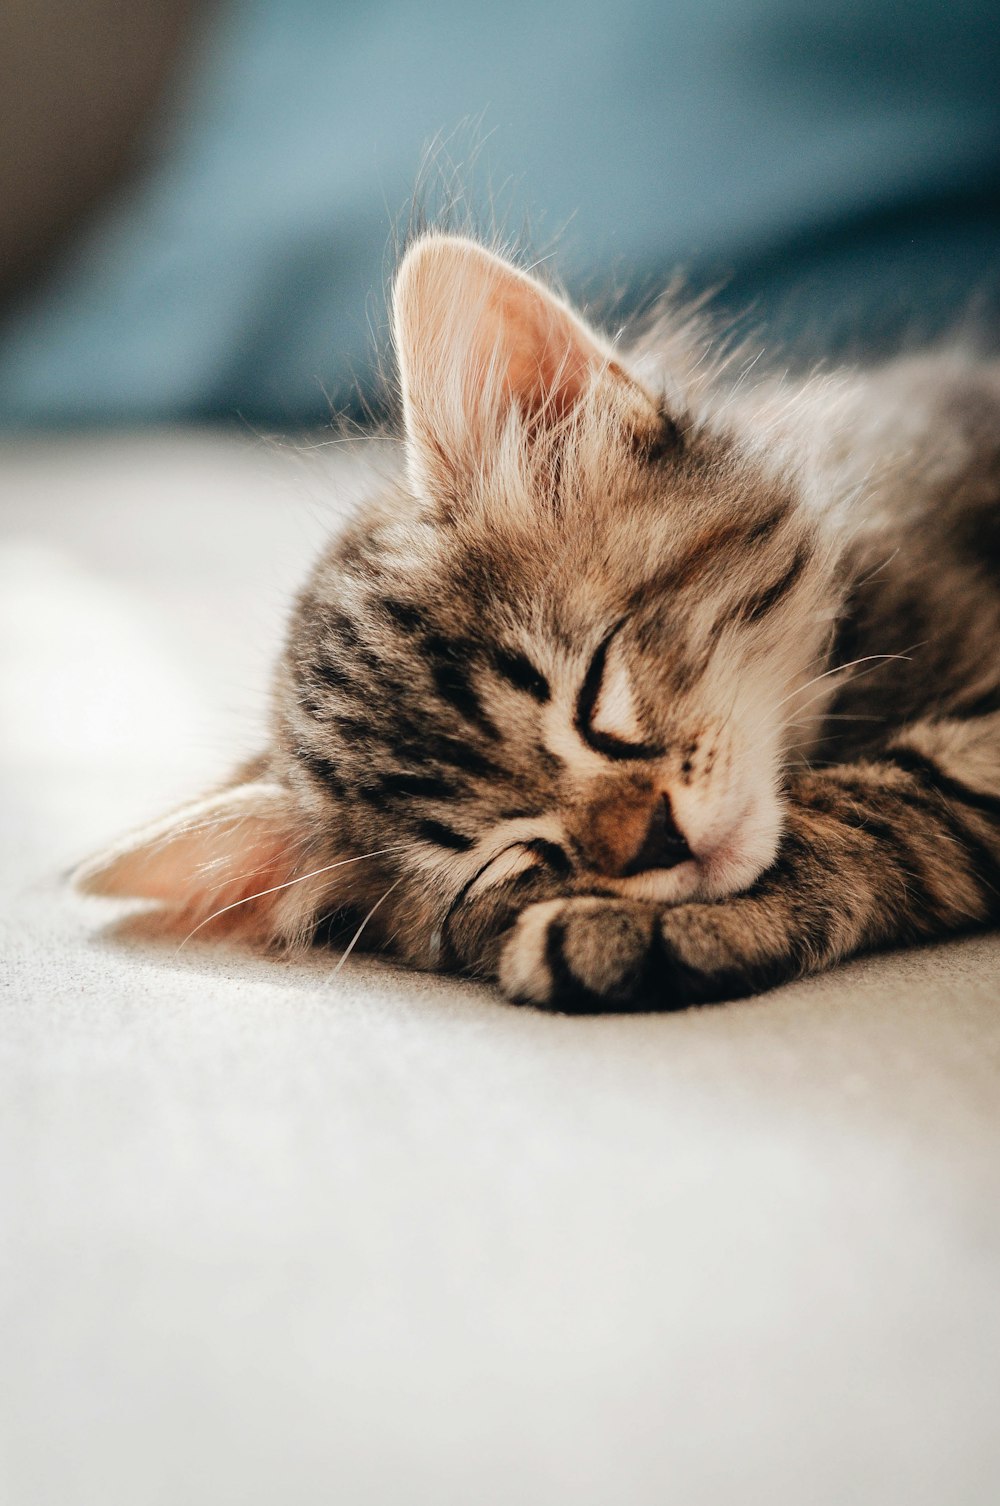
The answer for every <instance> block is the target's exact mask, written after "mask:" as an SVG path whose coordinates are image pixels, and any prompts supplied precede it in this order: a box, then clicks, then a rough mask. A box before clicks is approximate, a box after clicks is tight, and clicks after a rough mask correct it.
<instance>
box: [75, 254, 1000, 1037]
mask: <svg viewBox="0 0 1000 1506" xmlns="http://www.w3.org/2000/svg"><path fill="white" fill-rule="evenodd" d="M394 336H395V346H396V355H397V360H398V364H399V373H400V383H401V388H402V395H403V409H404V423H405V432H404V444H403V457H404V462H405V464H404V466H403V467H402V468H401V475H400V479H399V481H398V483H397V484H396V485H395V486H393V487H391V488H390V489H388V490H387V491H383V492H382V493H381V494H380V495H378V496H376V497H373V498H372V500H371V502H370V504H369V506H368V507H367V508H366V509H365V510H364V512H363V513H362V515H361V516H360V517H359V518H358V519H357V520H356V521H355V523H354V524H353V526H352V527H351V528H349V529H348V531H347V532H346V533H345V534H344V536H343V537H341V538H339V539H336V540H335V541H334V542H333V543H332V544H331V546H330V548H329V550H328V552H327V553H326V554H325V555H324V556H323V558H322V559H321V560H320V561H319V563H318V565H317V566H316V569H315V570H314V572H313V575H312V577H311V579H310V580H309V582H308V583H307V585H306V587H305V589H304V590H303V592H302V594H301V595H300V597H299V599H298V601H297V603H296V605H295V608H294V611H293V613H292V619H291V625H290V629H289V633H288V638H287V643H286V645H285V649H284V653H283V656H282V659H281V664H280V668H279V672H278V675H277V679H276V687H275V695H274V714H273V731H272V738H271V745H270V747H269V749H268V750H267V752H266V753H265V754H264V755H263V756H262V757H261V758H260V759H259V760H258V761H257V762H256V763H255V765H254V766H253V768H250V769H244V770H241V771H240V772H239V773H238V775H237V776H236V777H235V778H234V780H233V781H232V782H231V784H230V785H229V786H227V787H226V788H224V789H223V790H221V791H219V792H218V793H216V794H215V795H213V796H210V797H208V798H207V799H205V800H203V801H200V802H199V803H198V804H197V805H195V806H192V807H191V808H190V809H188V810H186V811H181V812H179V813H177V814H176V815H175V816H174V817H171V818H168V819H167V820H165V821H164V822H162V823H160V824H159V825H158V826H157V827H156V828H155V829H153V830H149V831H146V832H143V833H138V834H137V835H136V836H135V837H134V838H132V839H131V840H129V841H127V842H126V843H124V844H122V845H121V846H119V847H118V848H116V849H115V850H114V851H112V852H111V853H109V854H106V855H104V856H103V857H101V858H98V859H96V860H95V861H94V862H92V863H91V864H89V865H87V867H86V868H85V870H83V872H82V873H81V876H80V878H81V883H82V885H83V887H84V888H86V889H89V890H92V891H96V892H99V893H104V894H110V893H114V894H130V895H139V896H144V897H146V898H148V899H151V900H153V901H155V902H156V906H157V908H156V910H155V911H154V917H153V921H152V923H153V924H154V925H155V926H157V927H158V928H159V929H160V930H165V931H168V932H171V933H173V934H178V935H180V934H186V933H188V932H189V931H190V930H192V929H193V928H195V927H198V928H200V929H201V930H202V931H203V932H204V933H205V934H216V935H221V934H224V935H231V936H232V935H235V936H243V937H246V938H248V939H251V940H254V941H258V942H260V941H263V942H266V943H270V944H277V945H283V946H288V945H295V944H298V943H301V942H303V941H305V940H308V939H312V938H314V937H316V936H317V935H327V934H329V933H330V931H331V930H333V931H340V930H343V931H344V933H345V934H346V935H347V936H352V935H353V936H354V937H358V936H359V935H360V936H361V938H362V939H363V941H364V943H365V944H367V945H375V946H378V947H381V948H385V949H391V950H392V951H393V952H394V953H395V954H396V955H398V956H399V957H401V958H402V959H404V960H406V961H408V962H409V963H411V964H414V965H416V966H418V967H424V968H441V969H458V970H462V971H465V972H467V973H473V974H476V975H479V976H483V977H488V978H496V979H498V980H499V983H500V986H501V988H502V989H503V990H504V992H505V993H506V994H507V995H508V996H509V997H510V998H512V999H514V1000H518V1001H521V1002H527V1003H532V1004H535V1005H540V1006H545V1007H550V1008H558V1009H564V1010H580V1009H623V1008H635V1007H642V1008H672V1007H677V1006H681V1005H685V1004H689V1003H692V1002H701V1001H707V1000H716V999H723V998H728V997H732V996H734V995H738V994H744V993H748V992H753V991H755V990H758V989H761V988H765V987H769V986H771V985H774V984H776V983H780V982H781V981H783V980H785V979H788V978H792V977H795V976H798V975H800V974H802V973H805V972H808V971H811V970H814V969H818V968H823V967H827V966H829V965H830V964H832V963H834V962H836V961H837V960H839V959H841V958H844V957H847V956H849V955H851V954H852V953H854V952H857V951H860V950H863V949H867V948H871V947H876V946H883V945H887V944H894V943H907V942H913V941H916V940H918V939H920V938H924V937H931V936H937V935H944V934H947V933H950V932H956V931H960V930H963V929H967V928H969V927H974V926H982V925H986V924H989V923H992V922H994V921H995V920H996V919H997V917H998V913H1000V663H998V655H997V645H998V644H1000V588H998V587H1000V583H998V564H1000V505H998V503H1000V423H998V419H1000V373H998V370H997V369H996V368H995V367H990V366H987V365H977V364H975V363H973V362H972V361H969V360H965V359H959V358H957V357H954V358H953V357H944V356H940V357H933V358H931V357H927V358H924V359H919V360H916V359H914V360H908V361H904V362H899V363H896V364H893V365H888V366H886V367H884V368H882V369H880V370H876V371H871V372H868V373H861V374H842V375H838V376H835V377H824V378H816V379H812V380H810V381H808V382H805V383H803V384H800V385H798V386H795V387H792V386H790V385H789V384H788V383H787V382H786V383H773V384H769V383H766V382H758V383H757V384H756V385H755V387H754V388H753V390H752V391H746V390H741V389H740V387H739V384H738V383H737V384H735V385H734V384H732V383H730V382H728V381H727V379H726V375H725V372H724V371H719V370H718V369H716V370H714V371H713V370H712V368H711V366H710V364H709V363H708V361H706V347H705V342H704V339H703V337H702V336H701V335H700V334H699V332H698V331H697V330H696V329H693V328H691V327H690V326H684V325H682V324H681V323H680V322H679V321H676V320H671V318H670V317H669V316H667V317H665V319H664V320H662V321H661V322H660V325H659V327H658V328H657V329H656V330H655V331H654V332H653V333H652V335H651V336H649V337H647V339H646V340H645V341H644V342H643V343H642V344H641V345H640V346H638V347H636V348H634V349H633V350H631V351H630V352H629V353H626V352H624V351H619V350H617V349H616V348H615V347H614V346H613V345H612V344H610V343H609V342H608V341H607V340H605V339H604V338H603V337H602V336H601V335H599V334H598V333H597V332H595V331H594V330H592V329H590V328H589V327H588V326H587V325H586V324H585V323H584V322H583V320H582V319H581V318H580V317H579V316H578V315H577V314H576V313H575V312H574V311H573V310H572V309H571V308H570V307H569V306H568V305H567V304H566V303H565V302H564V301H563V300H562V299H560V298H559V297H558V296H557V295H556V294H555V293H553V292H552V291H550V290H549V289H548V288H546V287H545V286H543V285H542V284H541V283H540V282H539V281H537V280H536V279H535V278H534V277H530V276H528V275H526V274H525V273H523V272H520V271H518V270H517V269H516V268H515V267H514V266H513V265H511V264H510V263H509V262H508V261H505V260H504V259H502V258H500V257H498V256H495V255H494V254H493V253H491V252H490V251H487V250H486V249H484V248H483V247H482V246H480V245H478V244H476V243H474V242H472V241H469V240H466V239H463V238H459V237H451V236H442V235H434V234H431V235H425V236H423V237H421V238H420V239H419V240H418V241H417V242H416V243H415V244H414V245H413V246H412V247H411V248H410V250H409V251H408V253H407V255H406V256H405V258H404V259H403V262H402V265H401V266H400V269H399V272H398V275H397V279H396V284H395V289H394Z"/></svg>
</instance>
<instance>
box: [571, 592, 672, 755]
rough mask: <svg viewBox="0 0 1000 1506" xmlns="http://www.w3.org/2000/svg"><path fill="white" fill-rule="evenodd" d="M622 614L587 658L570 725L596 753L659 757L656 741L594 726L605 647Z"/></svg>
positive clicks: (622, 621) (610, 642)
mask: <svg viewBox="0 0 1000 1506" xmlns="http://www.w3.org/2000/svg"><path fill="white" fill-rule="evenodd" d="M625 620H626V619H625V618H624V617H623V618H622V619H621V620H620V621H619V622H616V623H615V625H614V627H613V628H612V629H611V631H610V632H609V633H608V634H606V636H605V637H604V639H603V640H602V641H601V643H600V644H599V645H598V648H597V651H596V653H595V654H594V657H593V658H592V659H591V661H590V665H589V666H588V669H587V673H586V674H585V675H584V678H583V684H582V685H581V686H580V692H579V694H578V696H577V698H576V714H575V716H574V719H573V725H574V727H575V728H576V730H577V732H578V733H579V735H580V737H581V738H582V739H583V741H584V742H585V743H586V744H587V746H588V748H593V750H594V752H595V753H602V754H603V755H604V757H605V758H634V759H640V758H662V756H663V751H664V750H663V748H662V747H661V746H660V744H659V743H652V742H646V741H643V740H640V739H638V738H633V737H622V736H621V735H619V734H618V733H615V732H610V731H607V730H605V729H603V728H601V727H598V726H595V715H594V713H595V711H596V709H597V705H598V701H599V700H600V697H601V690H602V687H603V685H604V680H605V675H606V673H607V665H608V650H609V649H610V648H611V644H612V642H613V641H614V638H615V635H616V634H617V633H618V632H619V630H620V629H621V628H622V627H624V625H625Z"/></svg>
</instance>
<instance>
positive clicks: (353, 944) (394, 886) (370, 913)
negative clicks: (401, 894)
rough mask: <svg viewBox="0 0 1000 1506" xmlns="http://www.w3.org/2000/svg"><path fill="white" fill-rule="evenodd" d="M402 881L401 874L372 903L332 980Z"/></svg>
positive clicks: (335, 969) (332, 975) (331, 975)
mask: <svg viewBox="0 0 1000 1506" xmlns="http://www.w3.org/2000/svg"><path fill="white" fill-rule="evenodd" d="M402 882H403V875H402V874H400V876H399V878H398V879H397V880H396V882H395V883H394V884H390V885H389V887H388V889H387V890H386V891H385V893H384V894H383V895H382V896H381V897H380V898H379V899H377V900H376V901H375V903H374V904H373V905H372V907H371V909H370V910H369V911H368V914H367V915H366V916H365V918H364V920H363V921H362V922H361V924H360V925H359V926H358V929H357V930H356V931H355V933H354V935H353V936H352V937H351V939H350V941H349V942H348V943H347V946H346V948H345V949H344V953H343V955H342V956H341V959H340V961H339V962H338V963H337V966H336V967H335V968H334V970H333V972H332V973H331V974H330V981H332V980H333V979H334V978H336V976H337V974H338V973H339V972H340V969H341V968H342V967H343V965H344V963H345V962H346V961H347V959H348V957H349V956H350V955H351V953H352V952H353V951H354V948H355V947H356V946H357V944H358V942H359V941H360V940H361V933H362V931H363V930H364V929H365V926H366V925H367V924H368V922H369V921H370V920H371V918H372V916H373V915H374V914H375V911H376V910H377V909H378V908H379V906H380V905H381V904H383V903H384V901H385V900H387V899H388V898H389V895H390V894H391V893H392V891H393V890H394V889H398V887H399V885H400V884H401V883H402Z"/></svg>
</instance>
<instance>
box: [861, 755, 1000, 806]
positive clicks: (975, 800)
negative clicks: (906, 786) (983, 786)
mask: <svg viewBox="0 0 1000 1506" xmlns="http://www.w3.org/2000/svg"><path fill="white" fill-rule="evenodd" d="M881 756H882V757H883V758H885V760H886V761H887V762H888V763H893V764H895V765H896V767H897V768H900V769H905V770H906V772H907V773H908V774H912V775H913V776H914V778H915V779H917V780H919V781H921V782H922V783H923V784H925V785H930V786H931V788H932V789H934V790H936V791H937V792H938V794H940V795H945V796H947V797H949V798H950V799H952V800H958V801H960V802H961V804H962V805H967V806H969V807H970V809H971V810H975V811H981V812H982V813H983V815H985V816H991V817H992V818H993V820H994V821H1000V796H998V795H988V794H986V793H984V792H982V791H980V790H974V789H972V788H971V787H970V786H969V785H967V784H963V783H962V781H961V780H960V779H954V778H953V777H952V776H951V775H950V774H946V773H945V772H944V770H943V769H942V768H941V767H940V766H939V765H938V764H936V763H935V762H934V760H933V759H932V758H928V757H926V756H925V755H924V754H923V753H917V752H916V751H915V749H913V748H887V749H886V750H885V751H884V753H883V754H882V755H881Z"/></svg>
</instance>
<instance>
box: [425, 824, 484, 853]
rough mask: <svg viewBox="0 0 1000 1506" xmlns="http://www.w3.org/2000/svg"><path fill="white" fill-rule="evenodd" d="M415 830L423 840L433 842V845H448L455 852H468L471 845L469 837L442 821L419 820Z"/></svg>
mask: <svg viewBox="0 0 1000 1506" xmlns="http://www.w3.org/2000/svg"><path fill="white" fill-rule="evenodd" d="M417 831H418V833H419V835H420V836H422V837H423V838H424V839H425V841H427V842H433V843H434V845H435V847H450V848H452V849H453V851H455V852H468V850H469V848H470V847H471V846H472V838H471V837H467V836H464V835H463V833H462V832H460V831H456V830H455V828H454V827H453V826H445V824H444V822H443V821H421V822H420V824H419V825H418V827H417Z"/></svg>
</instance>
